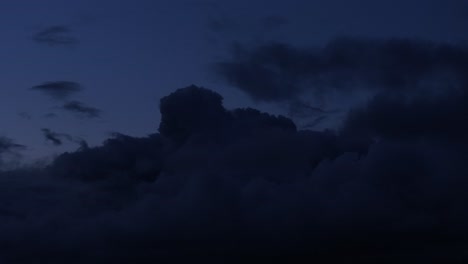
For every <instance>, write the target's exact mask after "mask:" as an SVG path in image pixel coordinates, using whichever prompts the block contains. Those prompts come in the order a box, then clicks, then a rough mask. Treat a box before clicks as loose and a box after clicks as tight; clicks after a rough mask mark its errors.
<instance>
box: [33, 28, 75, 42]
mask: <svg viewBox="0 0 468 264" xmlns="http://www.w3.org/2000/svg"><path fill="white" fill-rule="evenodd" d="M71 33H72V30H71V29H70V27H68V26H51V27H48V28H45V29H43V30H41V31H39V32H37V33H36V34H34V36H33V40H34V41H35V42H37V43H43V44H47V45H49V46H59V45H60V46H70V45H76V44H77V43H78V42H79V41H78V39H77V38H75V37H73V36H72V35H71Z"/></svg>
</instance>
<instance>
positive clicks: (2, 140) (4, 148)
mask: <svg viewBox="0 0 468 264" xmlns="http://www.w3.org/2000/svg"><path fill="white" fill-rule="evenodd" d="M25 148H26V146H24V145H21V144H17V143H14V141H13V140H12V139H10V138H7V137H0V153H6V152H12V151H16V150H22V149H25Z"/></svg>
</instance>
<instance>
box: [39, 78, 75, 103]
mask: <svg viewBox="0 0 468 264" xmlns="http://www.w3.org/2000/svg"><path fill="white" fill-rule="evenodd" d="M31 90H36V91H40V92H42V93H44V94H45V95H47V96H50V97H52V98H53V99H56V100H64V99H67V98H68V97H69V96H70V95H72V94H74V93H77V92H79V91H81V90H82V87H81V85H80V84H79V83H77V82H70V81H53V82H45V83H42V84H39V85H36V86H33V87H32V88H31Z"/></svg>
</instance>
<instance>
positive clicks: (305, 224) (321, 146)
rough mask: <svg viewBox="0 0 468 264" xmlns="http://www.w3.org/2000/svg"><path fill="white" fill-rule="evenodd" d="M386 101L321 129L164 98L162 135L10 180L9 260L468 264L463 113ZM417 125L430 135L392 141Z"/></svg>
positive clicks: (86, 152)
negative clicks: (336, 126) (338, 124)
mask: <svg viewBox="0 0 468 264" xmlns="http://www.w3.org/2000/svg"><path fill="white" fill-rule="evenodd" d="M374 100H381V99H378V98H376V99H374ZM387 100H388V104H389V106H387V105H386V104H385V103H384V104H380V103H379V104H378V105H381V106H382V109H380V108H378V106H377V103H376V104H373V103H370V104H369V106H368V107H366V108H363V109H356V112H353V113H350V115H349V117H348V119H347V121H346V122H345V125H344V126H343V129H342V130H339V131H313V130H299V129H297V127H296V125H295V124H294V122H292V120H290V119H288V118H286V117H284V116H274V115H270V114H268V113H263V112H261V111H258V110H256V109H252V108H241V109H233V110H228V109H225V108H224V106H223V104H222V101H223V98H222V96H221V95H219V94H217V93H215V92H213V91H210V90H208V89H205V88H202V87H197V86H189V87H187V88H184V89H179V90H177V91H175V92H174V93H172V94H170V95H168V96H166V97H164V98H162V99H161V102H160V111H161V123H160V126H159V133H156V134H151V135H149V136H146V137H141V138H135V137H131V136H126V135H122V134H114V135H113V137H112V138H110V139H108V140H107V141H105V142H104V143H103V144H102V145H101V146H97V147H86V148H81V149H79V150H77V151H74V152H69V153H63V154H62V155H59V156H58V157H57V158H56V159H55V160H54V161H53V162H52V163H51V164H49V165H48V166H46V167H44V168H32V169H31V168H29V169H23V170H14V171H10V172H8V173H6V172H3V173H0V186H1V187H0V188H3V189H2V191H1V192H0V200H2V203H0V232H1V233H2V238H1V239H0V245H2V246H1V247H0V260H3V262H4V263H30V262H32V261H36V260H37V259H40V260H41V261H44V262H47V263H63V262H67V263H74V262H73V261H75V263H83V262H86V263H89V262H91V263H92V262H96V263H99V262H100V263H102V262H112V261H119V262H132V263H135V262H152V261H156V260H161V259H163V260H170V261H172V262H174V261H179V260H180V261H183V260H185V261H187V260H192V261H193V260H195V259H197V258H198V257H211V258H213V260H218V261H227V260H232V259H235V260H239V261H241V260H247V259H249V260H251V259H253V258H255V257H262V259H263V260H265V259H267V260H269V259H275V260H278V259H282V258H284V260H291V259H293V258H300V257H306V258H308V259H309V260H316V261H327V262H333V261H359V262H360V261H370V262H384V261H391V262H398V263H401V262H409V261H412V262H425V261H435V260H437V261H438V260H440V261H443V262H455V261H463V260H467V259H468V255H467V254H466V252H468V251H466V245H467V241H466V235H467V234H468V226H467V224H466V223H467V220H468V212H467V210H466V206H465V205H466V202H467V201H468V196H467V194H466V191H465V188H464V186H466V185H467V184H468V180H467V178H466V175H468V169H467V167H466V164H465V163H466V162H465V160H466V158H468V153H467V151H466V148H463V147H460V145H459V142H460V141H457V140H456V139H455V138H456V137H454V140H440V139H441V138H442V137H445V138H447V137H452V136H454V135H455V136H458V137H461V136H460V135H461V134H462V133H461V132H460V133H459V134H457V133H458V132H455V131H453V133H455V134H453V133H448V132H447V131H449V130H452V129H455V128H456V127H457V126H456V125H455V124H456V123H458V122H459V121H460V120H459V119H460V118H462V113H463V111H464V110H463V109H462V111H461V112H460V113H459V115H458V116H456V117H455V118H452V117H451V116H452V115H453V114H455V113H457V111H456V110H460V109H459V108H458V107H460V106H456V105H455V104H454V106H453V109H452V110H445V111H439V112H437V113H436V112H435V111H426V110H429V109H430V107H431V106H432V101H434V102H439V104H438V105H437V104H435V106H438V108H439V110H441V109H440V108H441V106H442V105H443V106H445V105H446V104H447V105H448V104H449V101H448V102H447V103H445V102H444V100H446V99H444V98H442V97H433V98H431V99H430V100H427V101H423V102H424V103H419V102H420V101H421V100H420V99H418V98H414V100H413V101H408V102H405V103H404V104H403V103H401V105H397V106H396V111H395V115H393V113H392V111H388V110H386V109H387V107H388V108H392V107H393V106H392V107H391V106H390V105H392V104H393V103H394V101H392V98H391V97H389V98H385V100H384V101H387ZM460 100H462V99H460ZM429 103H431V105H429ZM450 103H452V104H453V102H451V101H450ZM425 104H427V106H425ZM419 105H422V106H419ZM420 108H422V110H421V111H420V110H419V109H420ZM374 112H375V113H376V114H375V115H376V116H375V117H373V116H372V115H371V113H374ZM389 113H390V114H389ZM403 113H405V114H406V115H404V114H403ZM425 114H427V115H428V116H425ZM443 117H445V118H443ZM381 118H389V122H390V124H391V125H389V126H383V125H379V124H380V123H381V121H380V119H381ZM392 118H393V119H402V123H398V122H396V123H392V122H393V120H392ZM405 118H406V119H408V120H409V119H413V120H414V124H415V126H418V127H419V128H418V129H414V128H411V127H409V128H406V129H404V128H401V129H400V130H398V131H397V132H393V131H394V130H395V129H397V126H400V125H401V124H407V123H408V122H409V121H407V120H405ZM427 118H429V119H431V118H435V120H436V122H437V125H433V126H432V125H431V124H430V123H429V122H427V121H426V119H427ZM437 120H440V121H437ZM442 120H443V121H442ZM452 122H453V123H452ZM439 126H444V127H445V128H444V129H441V128H439ZM369 131H370V132H369ZM403 134H407V135H408V136H407V137H403V136H402V135H403ZM395 135H396V136H395ZM415 135H419V136H415ZM376 136H380V137H381V138H380V139H378V140H376V139H375V137H376ZM97 248H98V249H99V250H96V249H97ZM70 256H73V258H72V259H71V257H70ZM183 258H185V259H183ZM70 261H71V262H70Z"/></svg>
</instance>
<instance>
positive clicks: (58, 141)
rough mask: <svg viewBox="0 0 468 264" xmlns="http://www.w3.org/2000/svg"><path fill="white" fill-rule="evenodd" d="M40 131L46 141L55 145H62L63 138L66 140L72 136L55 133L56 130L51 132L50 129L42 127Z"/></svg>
mask: <svg viewBox="0 0 468 264" xmlns="http://www.w3.org/2000/svg"><path fill="white" fill-rule="evenodd" d="M41 131H42V134H43V135H44V137H45V139H46V140H47V141H50V142H52V144H54V145H55V146H60V145H62V144H63V140H64V139H67V140H71V139H72V137H71V136H70V135H68V134H64V133H56V132H53V131H52V130H50V129H48V128H43V129H41Z"/></svg>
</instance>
